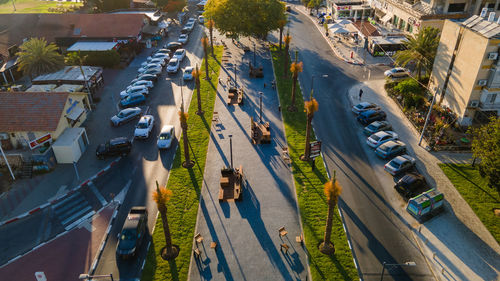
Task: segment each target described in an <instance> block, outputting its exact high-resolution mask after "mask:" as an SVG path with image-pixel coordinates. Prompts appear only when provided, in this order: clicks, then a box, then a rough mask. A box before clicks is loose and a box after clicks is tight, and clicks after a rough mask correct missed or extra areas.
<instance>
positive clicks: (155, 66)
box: [137, 63, 163, 73]
mask: <svg viewBox="0 0 500 281" xmlns="http://www.w3.org/2000/svg"><path fill="white" fill-rule="evenodd" d="M162 68H163V66H162V65H161V64H159V63H148V64H147V65H146V66H141V67H139V69H138V70H137V72H139V73H144V72H146V71H147V70H150V69H159V70H160V72H161V69H162Z"/></svg>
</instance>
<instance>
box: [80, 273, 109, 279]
mask: <svg viewBox="0 0 500 281" xmlns="http://www.w3.org/2000/svg"><path fill="white" fill-rule="evenodd" d="M108 277H109V278H111V281H114V279H113V274H111V273H110V274H106V275H89V274H85V273H82V274H80V276H79V277H78V279H80V280H83V279H84V280H90V278H108Z"/></svg>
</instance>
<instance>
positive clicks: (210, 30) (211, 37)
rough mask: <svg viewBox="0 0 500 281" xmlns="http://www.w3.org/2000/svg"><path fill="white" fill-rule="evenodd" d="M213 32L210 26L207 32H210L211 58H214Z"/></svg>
mask: <svg viewBox="0 0 500 281" xmlns="http://www.w3.org/2000/svg"><path fill="white" fill-rule="evenodd" d="M213 30H214V28H213V27H212V26H210V29H209V32H210V48H211V50H212V56H214V41H213V36H212V34H213Z"/></svg>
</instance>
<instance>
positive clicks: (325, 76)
mask: <svg viewBox="0 0 500 281" xmlns="http://www.w3.org/2000/svg"><path fill="white" fill-rule="evenodd" d="M314 77H316V75H312V76H311V97H310V99H312V95H313V89H314ZM320 77H321V78H327V77H328V74H321V76H320Z"/></svg>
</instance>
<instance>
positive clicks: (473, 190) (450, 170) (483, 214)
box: [440, 164, 500, 243]
mask: <svg viewBox="0 0 500 281" xmlns="http://www.w3.org/2000/svg"><path fill="white" fill-rule="evenodd" d="M440 167H441V169H442V170H443V172H444V173H445V174H446V176H447V177H448V178H449V179H450V181H451V182H452V183H453V185H454V186H455V188H456V189H457V190H458V192H460V195H462V197H463V198H464V199H465V201H467V203H468V204H469V206H470V207H471V208H472V210H473V211H474V213H476V215H477V216H478V217H479V219H480V220H481V222H482V223H483V224H484V226H485V227H486V228H487V229H488V230H489V231H490V233H491V235H493V237H494V238H495V239H496V240H497V242H498V243H500V224H499V223H498V219H499V218H498V216H496V215H495V213H494V210H495V209H500V195H499V193H498V192H497V191H496V190H495V189H493V188H490V187H488V180H487V179H486V178H483V177H481V175H480V172H479V170H478V169H476V167H473V166H472V165H469V164H440Z"/></svg>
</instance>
